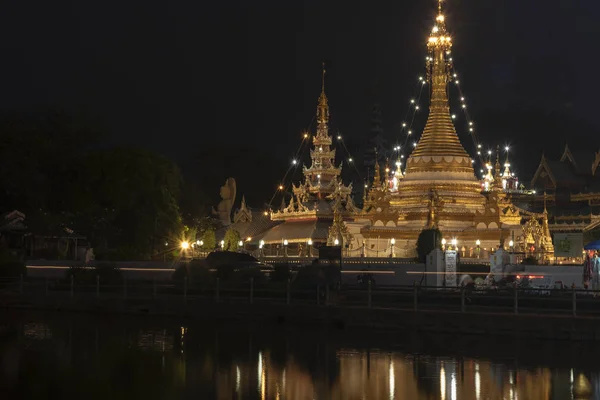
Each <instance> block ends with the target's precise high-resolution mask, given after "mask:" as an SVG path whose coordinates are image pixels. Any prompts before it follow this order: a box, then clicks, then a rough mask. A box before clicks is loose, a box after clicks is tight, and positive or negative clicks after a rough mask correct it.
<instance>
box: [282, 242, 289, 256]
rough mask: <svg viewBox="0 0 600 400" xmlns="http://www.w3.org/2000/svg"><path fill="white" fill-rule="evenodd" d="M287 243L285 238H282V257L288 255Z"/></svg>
mask: <svg viewBox="0 0 600 400" xmlns="http://www.w3.org/2000/svg"><path fill="white" fill-rule="evenodd" d="M288 244H289V242H288V241H287V239H283V255H284V257H287V255H288Z"/></svg>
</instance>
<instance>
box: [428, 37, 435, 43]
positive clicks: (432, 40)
mask: <svg viewBox="0 0 600 400" xmlns="http://www.w3.org/2000/svg"><path fill="white" fill-rule="evenodd" d="M429 42H430V43H435V42H437V38H436V37H430V38H429Z"/></svg>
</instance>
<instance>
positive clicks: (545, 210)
mask: <svg viewBox="0 0 600 400" xmlns="http://www.w3.org/2000/svg"><path fill="white" fill-rule="evenodd" d="M544 214H548V210H547V209H546V191H545V190H544Z"/></svg>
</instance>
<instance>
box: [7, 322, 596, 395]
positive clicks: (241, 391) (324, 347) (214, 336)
mask: <svg viewBox="0 0 600 400" xmlns="http://www.w3.org/2000/svg"><path fill="white" fill-rule="evenodd" d="M3 320H4V321H8V322H5V325H3V329H1V330H0V338H1V340H0V354H1V357H2V360H1V362H2V364H1V368H2V370H1V371H0V383H1V384H2V387H3V388H6V390H7V391H6V393H7V395H12V396H13V397H17V396H18V397H27V398H39V397H44V394H45V393H53V394H55V397H57V398H59V397H60V398H63V399H75V398H81V397H82V396H85V398H86V399H95V398H98V399H100V398H103V399H104V398H125V397H128V398H144V397H145V396H146V397H145V398H148V399H150V398H152V399H157V398H158V399H163V398H164V399H167V398H168V399H172V398H188V397H189V398H192V397H195V398H202V399H213V398H214V399H242V398H243V399H261V400H263V399H278V400H283V399H332V400H336V399H340V400H341V399H344V400H346V399H386V398H388V399H390V400H394V399H427V400H429V399H443V400H456V399H461V400H462V399H464V400H470V399H473V400H480V399H511V400H513V399H514V400H518V399H540V400H543V399H548V400H550V399H571V398H573V392H574V390H575V389H576V386H577V385H580V386H581V385H582V384H581V383H578V382H579V381H581V380H582V379H583V381H588V382H589V383H590V385H591V387H590V390H594V391H596V392H598V391H599V390H600V384H599V383H600V381H599V379H600V374H599V371H600V368H598V369H594V368H592V369H587V370H581V369H577V368H573V366H572V365H568V364H565V365H563V366H559V367H553V368H546V367H542V366H536V367H525V366H518V365H515V362H514V360H508V361H505V362H494V361H489V360H485V359H479V360H476V359H470V358H461V357H454V358H452V357H433V356H427V355H423V354H420V355H412V354H409V353H408V352H400V351H397V350H389V349H386V348H385V347H383V346H377V347H379V348H375V346H374V344H375V343H369V340H363V341H362V343H364V344H366V345H365V346H361V347H358V346H356V347H349V346H346V345H338V344H336V343H337V341H335V340H328V339H327V337H324V336H323V335H322V332H320V331H319V332H302V333H298V332H293V331H292V332H290V331H283V330H268V332H264V331H262V330H261V329H260V328H258V327H246V326H234V327H229V328H228V327H216V326H210V325H207V324H206V323H203V324H200V323H193V322H188V323H184V324H181V323H179V324H178V323H176V322H174V321H173V320H171V321H169V320H166V321H161V320H153V319H150V318H146V319H139V320H131V319H118V318H116V319H105V318H94V317H89V316H87V317H82V316H74V315H64V314H63V315H61V314H57V315H43V316H40V315H25V316H17V317H15V316H12V317H7V318H4V319H3ZM377 344H378V345H379V343H377ZM390 348H391V347H390ZM31 382H36V384H35V385H32V384H31ZM583 398H589V399H592V398H599V397H598V396H596V395H594V394H591V393H590V394H589V395H587V397H583Z"/></svg>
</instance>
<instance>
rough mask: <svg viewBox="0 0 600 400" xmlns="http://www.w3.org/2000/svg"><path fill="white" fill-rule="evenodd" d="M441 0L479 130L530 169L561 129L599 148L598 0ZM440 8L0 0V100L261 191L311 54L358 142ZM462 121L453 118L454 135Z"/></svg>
mask: <svg viewBox="0 0 600 400" xmlns="http://www.w3.org/2000/svg"><path fill="white" fill-rule="evenodd" d="M446 5H447V7H448V8H447V12H446V15H447V19H448V27H449V29H450V31H451V33H452V34H453V37H454V50H453V53H454V62H455V66H456V68H457V70H458V72H459V74H460V80H461V86H462V89H463V91H464V93H465V95H466V97H467V104H468V105H469V109H470V113H471V116H472V117H473V120H474V121H475V123H476V124H477V125H476V126H477V128H478V135H479V137H480V139H481V140H482V142H484V143H486V145H487V144H499V143H510V144H511V145H512V146H513V150H511V151H512V152H513V153H514V157H515V158H520V159H521V161H520V162H517V165H518V166H520V168H521V169H522V170H523V171H526V172H528V171H529V170H531V168H533V167H532V165H533V166H535V165H534V164H537V161H538V160H539V157H540V155H541V152H542V150H543V149H545V150H546V153H547V154H551V155H556V154H557V153H560V151H561V149H562V147H563V146H564V143H565V142H566V140H567V138H568V139H569V142H570V143H573V145H572V147H579V148H582V149H586V148H588V149H590V150H591V149H594V150H598V148H600V139H598V136H596V135H598V129H600V122H599V121H598V111H597V108H598V100H597V95H596V94H597V93H598V92H600V82H599V80H598V79H596V74H597V72H596V71H595V70H596V69H597V65H598V64H599V61H600V56H599V55H598V52H597V51H596V48H597V38H598V37H599V36H600V35H599V34H600V24H598V23H597V18H598V15H600V3H598V2H597V1H593V0H572V1H564V0H563V1H556V0H555V1H543V0H526V1H524V0H505V1H482V0H451V1H447V3H446ZM435 11H436V1H434V0H394V1H383V0H374V1H369V2H347V1H316V0H314V1H308V0H307V1H291V0H290V1H264V0H257V1H248V0H230V1H226V2H209V1H168V2H167V1H161V2H159V1H153V0H148V1H145V2H127V1H118V2H117V1H113V0H103V1H96V0H86V1H72V2H66V1H60V0H58V1H47V0H44V1H41V0H21V1H13V2H4V3H3V5H2V7H1V8H0V43H1V44H2V50H3V51H2V62H0V77H1V79H2V81H1V86H0V108H2V110H3V111H13V110H14V111H23V110H44V109H62V110H66V111H69V112H81V113H85V114H87V115H89V116H90V117H91V119H92V120H94V121H96V123H97V124H99V125H101V126H102V129H103V130H104V131H105V132H106V135H107V139H106V140H107V141H109V142H110V143H114V144H126V145H130V144H136V145H137V144H139V145H141V146H145V147H148V148H151V149H153V150H157V151H159V152H161V153H163V154H165V155H167V156H169V157H172V158H173V159H175V160H176V161H177V162H179V163H180V164H181V165H183V166H184V167H183V168H184V169H186V168H187V176H188V177H189V176H191V179H198V180H199V181H202V179H205V178H206V177H207V176H209V175H210V178H211V179H208V180H206V182H207V185H208V186H210V190H214V192H215V193H217V191H218V187H214V188H213V187H212V185H213V184H214V182H217V181H218V182H221V181H223V182H224V181H225V178H226V177H227V176H230V175H232V176H234V177H236V178H237V179H238V186H239V187H240V188H241V191H246V192H252V193H251V194H250V196H251V197H253V198H252V200H253V201H254V203H258V202H260V201H264V200H268V199H265V197H267V198H268V197H270V196H269V195H270V190H271V188H273V187H275V186H276V185H277V183H278V182H277V180H278V179H279V178H277V177H280V176H281V175H283V173H284V172H285V171H284V170H285V168H286V167H287V165H288V164H287V163H289V161H290V160H291V158H292V154H293V152H294V150H295V149H296V148H297V146H298V144H299V140H300V134H301V131H302V130H303V129H305V128H307V127H308V126H309V125H310V123H311V121H312V118H313V115H314V113H315V106H316V101H317V97H318V95H319V91H320V84H321V77H320V74H321V72H320V70H321V62H322V61H324V62H325V63H326V65H327V72H328V73H327V83H326V87H327V93H328V96H329V100H330V106H331V114H332V124H331V125H332V128H334V129H335V130H336V131H337V130H339V131H340V132H342V134H343V135H344V137H345V138H346V140H347V144H348V146H349V148H351V149H353V150H354V149H357V148H360V145H361V143H362V142H363V141H364V137H365V135H366V134H367V133H368V131H369V127H370V120H371V111H370V110H371V107H372V105H373V104H374V103H375V102H377V103H379V104H381V109H382V112H383V121H384V129H385V133H386V135H387V136H388V138H389V140H390V141H393V140H395V138H396V137H397V135H398V129H399V126H400V123H401V121H402V120H403V118H404V116H405V114H406V110H407V107H408V103H409V99H410V98H411V97H413V96H414V95H415V87H416V85H415V83H416V82H417V77H418V76H419V75H422V74H423V71H424V58H425V56H426V55H427V54H426V47H425V43H426V38H427V34H428V32H429V31H430V29H431V27H432V24H433V20H434V18H435ZM452 96H453V97H456V95H452ZM422 105H423V109H426V107H425V106H426V105H427V104H426V101H422ZM523 110H526V112H524V111H523ZM456 111H457V113H458V112H459V110H456ZM550 113H552V116H551V117H549V114H550ZM425 114H426V113H423V115H425ZM557 121H558V122H557ZM417 122H419V121H418V120H417ZM461 123H462V125H461ZM422 126H423V125H422V121H421V124H420V125H418V124H417V125H416V126H415V130H416V131H417V132H420V130H421V129H422ZM463 127H464V121H460V119H459V121H457V128H458V131H459V135H460V136H461V138H462V139H465V138H466V133H465V132H464V131H465V129H464V128H463ZM402 139H403V138H402ZM463 143H465V144H466V147H467V149H468V150H469V151H471V153H472V145H471V144H470V142H469V141H468V140H463ZM227 154H231V156H230V157H229V161H225V160H226V159H227ZM221 156H222V157H221ZM304 161H305V162H307V156H306V157H305V159H304ZM248 165H258V166H259V167H260V166H261V165H263V166H264V165H266V167H267V168H266V170H265V168H262V169H261V170H258V169H259V168H251V167H248ZM206 167H209V168H206ZM207 169H210V173H207V172H206V170H207ZM190 171H192V172H191V173H190ZM296 176H298V174H296ZM348 178H349V179H351V178H353V177H352V176H348ZM188 179H190V178H188ZM354 179H356V178H354ZM208 182H210V184H209V183H208ZM257 182H260V183H257ZM257 188H258V189H257ZM267 192H269V193H267Z"/></svg>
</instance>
